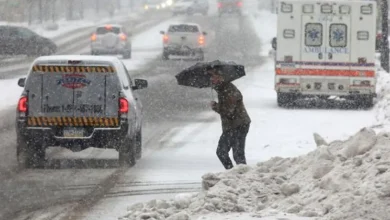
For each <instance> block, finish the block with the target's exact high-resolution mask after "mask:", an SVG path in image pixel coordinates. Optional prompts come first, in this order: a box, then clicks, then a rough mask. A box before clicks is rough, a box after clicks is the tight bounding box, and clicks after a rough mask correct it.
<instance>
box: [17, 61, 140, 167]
mask: <svg viewBox="0 0 390 220" xmlns="http://www.w3.org/2000/svg"><path fill="white" fill-rule="evenodd" d="M18 84H19V86H21V87H24V90H23V92H22V95H21V97H20V99H19V102H18V107H17V118H16V132H17V148H16V152H17V161H18V163H19V166H20V167H22V168H23V167H24V168H29V167H42V166H43V165H44V161H45V149H46V148H47V147H55V146H61V147H66V148H68V149H70V150H72V151H80V150H84V149H86V148H88V147H97V148H113V149H116V150H117V151H118V152H119V163H120V164H121V165H130V166H132V165H134V164H135V162H136V159H139V158H140V157H141V152H142V140H141V137H142V133H141V132H142V103H141V100H140V99H139V97H138V94H137V92H138V91H137V90H139V89H143V88H145V87H147V81H145V80H141V79H135V80H134V83H133V81H132V79H131V78H130V75H129V73H128V72H127V70H126V67H125V66H124V64H123V63H122V61H121V60H119V59H118V58H117V57H107V56H106V57H96V56H42V57H40V58H37V59H36V60H35V61H34V63H33V65H32V67H31V70H30V71H29V73H28V75H27V78H21V79H20V80H19V82H18Z"/></svg>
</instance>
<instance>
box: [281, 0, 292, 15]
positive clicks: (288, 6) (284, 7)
mask: <svg viewBox="0 0 390 220" xmlns="http://www.w3.org/2000/svg"><path fill="white" fill-rule="evenodd" d="M281 10H282V12H284V13H290V12H292V11H293V6H292V4H286V3H284V2H282V9H281Z"/></svg>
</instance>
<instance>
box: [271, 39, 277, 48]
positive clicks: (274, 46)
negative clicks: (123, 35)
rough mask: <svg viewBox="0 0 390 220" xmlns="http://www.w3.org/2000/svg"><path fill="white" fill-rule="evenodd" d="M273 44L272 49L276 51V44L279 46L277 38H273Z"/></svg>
mask: <svg viewBox="0 0 390 220" xmlns="http://www.w3.org/2000/svg"><path fill="white" fill-rule="evenodd" d="M271 44H272V49H274V50H276V44H277V43H276V37H274V38H272V42H271Z"/></svg>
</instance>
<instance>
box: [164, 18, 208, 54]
mask: <svg viewBox="0 0 390 220" xmlns="http://www.w3.org/2000/svg"><path fill="white" fill-rule="evenodd" d="M160 34H162V35H163V47H164V48H163V53H162V59H163V60H168V59H170V56H171V55H173V56H179V57H184V58H191V59H197V60H200V61H202V60H204V50H205V45H206V44H205V35H207V33H206V32H204V31H202V29H201V27H200V25H198V24H195V23H182V24H172V25H170V26H169V27H168V30H167V31H166V32H165V31H160Z"/></svg>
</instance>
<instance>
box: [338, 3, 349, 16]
mask: <svg viewBox="0 0 390 220" xmlns="http://www.w3.org/2000/svg"><path fill="white" fill-rule="evenodd" d="M350 13H351V7H350V6H349V5H341V6H340V14H350Z"/></svg>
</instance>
